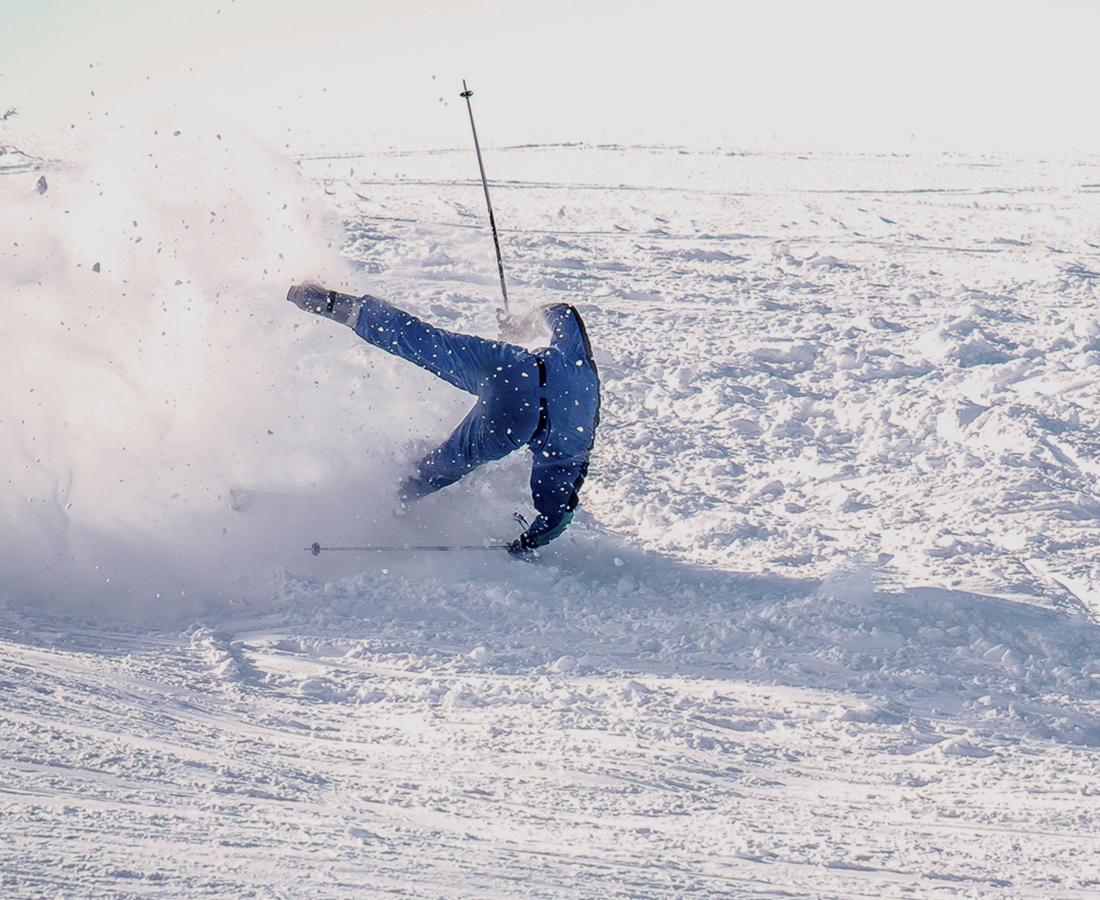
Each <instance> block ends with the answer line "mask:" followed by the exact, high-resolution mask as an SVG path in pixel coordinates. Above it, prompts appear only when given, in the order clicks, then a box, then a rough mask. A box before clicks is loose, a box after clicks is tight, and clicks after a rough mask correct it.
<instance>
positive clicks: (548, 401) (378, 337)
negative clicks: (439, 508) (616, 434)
mask: <svg viewBox="0 0 1100 900" xmlns="http://www.w3.org/2000/svg"><path fill="white" fill-rule="evenodd" d="M358 302H359V303H361V304H362V309H361V311H360V313H359V317H358V319H357V320H356V321H355V325H354V328H355V332H356V333H357V334H358V335H359V336H360V337H361V338H363V340H365V341H367V342H369V343H371V344H374V345H375V346H376V347H380V348H381V349H383V350H386V351H387V352H389V353H393V354H395V355H396V356H399V357H401V358H403V359H406V360H409V361H410V362H412V363H415V364H416V365H418V366H421V367H422V368H424V369H427V370H428V371H430V372H432V373H434V374H435V375H438V376H439V377H440V378H442V379H443V380H444V381H447V382H448V383H449V384H452V385H454V386H455V387H457V388H459V389H460V390H463V391H466V392H467V393H470V394H473V395H474V396H475V397H476V398H477V401H476V402H475V404H474V406H473V408H472V409H471V410H470V412H469V413H468V414H467V416H466V418H464V419H463V420H462V422H461V423H459V425H458V427H457V428H456V429H455V430H454V432H452V434H451V435H450V437H448V438H447V440H446V441H444V442H443V444H442V445H441V446H440V447H438V448H437V449H435V450H433V451H432V452H431V453H429V454H428V455H427V456H425V457H424V458H423V459H421V460H420V461H419V462H418V463H417V466H416V474H415V475H413V476H412V477H411V478H410V479H409V480H408V481H407V482H406V483H405V485H404V488H403V494H404V496H405V497H407V498H408V499H410V500H415V499H418V498H419V497H422V496H425V495H426V494H429V493H432V492H433V491H438V490H440V489H441V488H444V487H446V486H447V485H449V484H453V483H454V482H456V481H458V480H459V479H460V478H461V477H462V476H463V475H465V474H467V473H468V472H470V471H472V470H473V469H475V468H477V467H478V466H480V465H482V464H483V463H486V462H488V461H490V460H494V459H501V458H502V457H504V456H507V455H508V454H509V453H511V452H513V451H514V450H518V449H519V448H520V447H523V446H528V447H530V448H531V452H532V454H533V457H534V461H533V464H532V467H531V498H532V501H533V503H534V507H535V510H536V512H537V513H538V516H537V518H536V519H535V521H534V522H533V523H531V526H530V527H529V528H528V529H527V531H526V532H524V534H522V535H521V536H520V539H519V544H520V545H521V547H522V548H523V549H531V548H535V547H541V546H544V545H545V544H548V543H549V542H550V541H552V540H553V539H554V538H556V537H557V536H558V535H560V534H561V533H562V531H564V530H565V528H566V526H567V525H568V524H569V522H570V521H571V520H572V518H573V510H574V509H576V507H577V503H578V492H579V491H580V487H581V484H582V483H583V482H584V479H585V476H586V475H587V473H588V457H589V454H590V453H591V452H592V445H593V441H594V439H595V433H596V426H597V425H598V423H599V418H600V380H599V374H598V372H597V370H596V362H595V360H594V359H593V356H592V346H591V344H590V343H589V340H588V333H587V331H586V329H585V327H584V321H583V320H582V319H581V316H580V313H578V312H577V310H576V309H575V308H574V307H573V306H571V305H569V304H566V303H555V304H551V305H549V306H546V307H542V308H541V310H539V314H541V315H542V317H543V319H544V321H545V324H546V326H547V327H548V328H549V330H550V335H551V338H550V345H549V346H548V347H545V348H543V349H540V350H536V351H535V352H534V353H532V352H529V351H528V350H526V349H524V348H523V347H520V346H517V345H515V344H510V343H506V342H504V341H490V340H486V339H484V338H480V337H476V336H473V335H464V334H457V333H455V332H451V331H446V330H444V329H441V328H435V327H434V326H432V325H429V324H428V323H427V322H424V321H422V320H421V319H418V318H417V317H416V316H413V315H411V314H410V313H407V312H404V311H403V310H400V309H398V308H397V307H395V306H392V305H391V304H389V303H386V302H385V301H383V300H379V299H377V298H375V297H371V296H370V295H366V296H363V297H360V298H359V300H358Z"/></svg>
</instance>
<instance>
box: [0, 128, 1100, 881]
mask: <svg viewBox="0 0 1100 900" xmlns="http://www.w3.org/2000/svg"><path fill="white" fill-rule="evenodd" d="M2 163H3V158H0V172H3V171H7V173H8V177H13V178H14V177H20V178H23V179H28V178H29V179H31V180H32V181H33V180H34V179H35V178H37V177H38V173H39V168H41V166H39V167H36V166H35V165H34V163H33V160H31V161H28V159H27V158H26V157H22V156H20V157H19V158H18V159H16V163H17V164H18V165H16V164H15V163H13V165H12V167H11V168H10V169H9V170H5V169H3V166H2ZM470 164H471V159H470V154H468V153H465V154H459V153H445V152H439V153H402V152H394V153H388V154H374V155H372V156H367V157H364V156H350V155H344V154H324V153H320V152H309V153H304V154H303V155H302V159H301V167H302V169H303V171H304V172H305V174H306V175H307V176H309V177H310V178H311V179H313V181H314V182H315V183H316V184H317V185H318V189H319V191H322V192H323V193H325V194H327V195H328V200H329V202H330V204H331V205H332V207H333V208H334V209H335V210H336V211H337V212H338V213H339V215H340V216H341V218H342V219H343V220H344V223H345V229H346V233H347V241H348V243H347V246H346V248H345V255H346V256H347V257H348V258H349V259H350V260H352V261H353V263H355V265H356V266H357V267H358V268H359V270H360V276H361V277H362V279H363V281H362V282H361V283H357V284H356V285H355V287H356V288H357V289H360V290H369V291H371V292H372V293H376V294H378V295H380V296H383V297H385V298H387V299H390V300H392V301H394V302H396V303H398V304H400V305H405V306H407V307H409V308H410V309H412V310H414V311H416V312H417V313H419V314H422V315H424V316H426V317H428V318H429V319H432V320H433V321H435V322H437V323H439V324H442V325H444V326H447V327H455V328H459V329H465V330H471V331H477V332H480V333H483V334H492V332H493V313H492V310H493V307H494V305H495V304H496V302H497V294H496V291H497V283H496V271H495V260H494V258H493V255H492V245H491V239H490V238H489V236H488V234H487V230H486V227H485V223H484V221H483V216H482V210H481V207H480V205H479V204H480V185H479V184H478V183H477V182H475V181H472V180H471V178H470ZM487 166H488V168H489V174H490V178H493V177H494V175H495V176H500V177H502V179H503V180H500V181H494V182H493V186H492V189H493V200H494V207H495V209H496V213H497V219H498V222H499V224H500V225H501V228H502V235H501V236H502V249H503V251H504V255H505V261H506V268H507V274H508V278H509V286H510V293H511V296H512V297H513V302H514V303H517V304H519V305H523V306H526V305H530V304H534V303H537V302H551V301H555V300H567V301H569V302H574V303H577V304H578V305H579V307H580V308H581V310H582V312H583V314H584V315H585V317H586V321H587V322H588V324H589V329H590V331H591V334H592V338H593V343H594V345H595V346H596V348H597V354H598V356H597V358H598V361H599V362H600V364H601V375H602V378H603V382H604V390H605V394H604V407H603V413H604V415H603V423H602V425H601V431H600V434H599V436H598V444H597V448H596V453H595V455H594V457H593V464H592V472H591V475H590V479H589V481H588V482H587V483H586V485H585V488H584V493H583V497H582V499H583V502H584V506H583V509H582V512H581V514H580V515H579V516H578V519H577V521H576V523H575V524H574V525H573V526H572V527H571V529H570V530H569V531H568V532H567V533H566V535H565V536H564V537H563V538H562V539H561V540H560V541H559V542H558V543H557V544H556V545H554V546H553V547H552V548H551V549H550V550H549V551H548V552H547V553H545V554H544V555H543V557H542V558H540V559H539V560H538V561H537V562H536V563H535V564H534V565H522V564H519V563H516V562H513V561H511V560H509V559H506V558H505V557H504V556H503V555H499V556H497V555H495V554H469V555H463V554H446V555H440V556H436V557H425V556H421V555H417V554H407V555H401V554H384V555H379V556H377V557H373V558H372V557H369V556H359V557H352V558H350V559H349V558H332V559H330V558H326V557H325V556H322V557H321V558H319V559H317V560H313V559H312V558H305V559H298V558H295V557H291V558H288V562H287V571H286V572H285V573H284V574H283V575H282V577H281V582H280V583H279V584H278V585H277V586H276V588H275V589H274V590H273V591H272V595H271V596H270V598H269V599H268V600H267V601H266V602H264V603H254V604H252V605H251V606H239V605H238V606H236V607H233V608H229V607H224V606H213V605H212V606H211V608H210V609H209V611H208V613H207V614H206V615H204V616H202V617H200V618H199V619H198V620H197V621H193V622H191V621H189V622H187V623H183V624H180V625H178V626H177V627H162V628H159V629H151V628H149V627H142V628H138V627H136V626H132V625H129V626H128V625H126V624H124V623H118V622H115V623H111V622H104V621H98V620H84V619H80V618H77V617H74V616H61V615H54V616H50V615H48V614H46V613H44V612H41V611H37V610H34V609H25V608H23V607H21V605H20V604H19V603H18V602H17V598H14V597H8V598H7V601H6V610H5V607H4V606H0V761H2V762H0V834H2V836H3V840H2V841H0V896H2V897H9V896H10V897H12V898H16V897H19V898H24V897H26V898H38V897H43V898H45V897H51V898H52V897H59V896H61V897H102V896H110V897H225V896H239V897H258V898H268V897H290V896H294V897H326V898H329V897H344V896H347V897H351V896H355V897H361V896H385V895H396V896H407V897H454V898H459V897H463V898H465V897H508V898H514V897H532V898H534V897H539V898H541V897H560V898H571V897H592V898H596V897H638V898H650V897H652V898H658V897H660V898H668V897H679V896H685V895H690V896H701V897H746V898H749V897H761V898H764V897H790V896H795V897H838V898H840V897H845V898H855V897H883V896H903V897H930V898H938V897H944V898H952V897H960V898H961V897H979V898H981V897H997V898H1019V897H1044V898H1045V897H1087V896H1098V895H1100V863H1098V862H1097V860H1098V859H1100V855H1098V853H1097V851H1098V849H1100V838H1098V837H1097V829H1098V825H1100V788H1098V787H1097V784H1098V782H1097V773H1098V765H1097V763H1098V759H1100V757H1098V756H1097V753H1098V749H1097V748H1100V663H1098V660H1100V628H1098V627H1097V625H1096V624H1095V616H1096V615H1097V614H1100V567H1098V566H1097V565H1096V564H1095V562H1094V560H1095V558H1096V551H1097V543H1098V541H1097V528H1096V520H1097V518H1098V517H1100V486H1098V485H1097V476H1098V474H1100V453H1098V451H1100V445H1098V444H1097V442H1096V439H1095V434H1096V432H1097V426H1098V424H1100V422H1098V417H1100V396H1098V389H1097V386H1096V374H1097V373H1098V372H1100V368H1098V366H1100V319H1098V317H1097V312H1096V301H1097V281H1098V279H1100V274H1098V273H1100V250H1098V249H1097V246H1096V245H1097V244H1098V243H1100V197H1098V194H1100V191H1098V190H1097V187H1096V186H1097V184H1098V183H1100V171H1098V168H1100V161H1098V160H1095V159H1066V160H1058V159H1046V160H1036V159H1024V158H1008V157H984V158H976V157H966V156H958V155H943V156H935V157H932V156H927V157H922V156H917V155H914V156H840V155H826V154H807V155H805V156H800V155H797V154H778V153H756V154H727V153H724V152H701V151H687V150H680V149H670V148H652V147H592V146H568V147H554V146H550V147H541V146H540V147H522V148H511V149H505V150H496V151H489V152H488V153H487ZM47 174H48V167H47ZM272 302H273V303H276V302H282V300H281V298H273V299H272ZM363 352H371V351H370V350H369V349H365V350H364V351H363ZM350 402H352V401H350V400H349V403H350ZM522 469H523V466H522V464H521V463H516V462H514V461H513V462H506V463H502V464H499V465H497V466H494V467H490V471H487V472H482V473H478V474H477V475H475V476H474V477H473V478H472V479H470V483H469V484H468V485H464V486H462V487H461V488H459V489H457V490H455V491H454V492H453V493H452V494H451V495H450V496H440V497H436V498H430V499H429V500H428V501H426V503H425V505H424V510H423V511H422V512H421V513H419V514H414V516H413V517H411V519H410V520H408V521H407V524H406V525H404V526H403V527H405V528H416V527H417V526H419V527H421V528H422V529H423V530H424V531H425V532H426V533H428V534H430V535H431V536H432V538H433V541H434V537H435V535H437V534H438V533H440V532H441V531H442V532H447V531H448V528H450V529H451V530H454V529H456V528H458V527H459V526H460V525H461V523H462V521H463V517H465V516H467V515H469V516H470V517H471V518H472V519H473V520H474V523H475V525H476V527H479V528H480V527H481V526H482V524H485V527H486V528H492V527H497V528H499V527H501V526H500V525H499V522H498V523H497V524H496V525H495V526H493V525H492V524H491V523H492V522H493V521H494V520H499V519H506V517H507V516H508V515H509V513H510V511H511V509H512V508H513V504H515V503H517V502H519V499H518V498H521V497H522V492H523V480H524V476H523V471H522ZM509 490H510V491H511V493H509ZM471 505H476V506H477V509H476V511H475V512H473V513H470V512H469V508H470V506H471ZM439 518H442V519H444V520H447V521H450V523H451V524H450V525H449V526H447V525H442V524H439V523H438V522H437V521H436V520H437V519H439ZM471 527H472V526H471ZM312 537H313V536H312V535H298V534H296V533H292V534H291V535H290V537H289V538H288V543H289V545H290V546H292V547H294V548H295V550H296V551H297V548H298V547H299V546H304V543H303V541H304V542H308V540H307V538H308V539H312ZM318 537H321V536H320V535H318ZM303 556H306V557H308V554H303Z"/></svg>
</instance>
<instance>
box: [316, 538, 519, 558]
mask: <svg viewBox="0 0 1100 900" xmlns="http://www.w3.org/2000/svg"><path fill="white" fill-rule="evenodd" d="M305 549H306V550H308V551H309V552H310V553H312V554H313V555H314V556H320V555H321V553H322V552H325V553H412V552H414V551H417V550H434V551H444V550H507V549H508V547H507V545H505V544H489V545H488V546H486V545H483V544H475V545H467V544H457V545H456V544H402V545H400V546H396V545H395V546H389V547H383V546H371V547H322V546H321V545H320V544H319V543H317V542H316V541H314V542H313V544H311V545H310V546H308V547H306V548H305Z"/></svg>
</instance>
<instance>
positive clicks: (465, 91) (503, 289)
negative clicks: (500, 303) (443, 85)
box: [459, 78, 508, 315]
mask: <svg viewBox="0 0 1100 900" xmlns="http://www.w3.org/2000/svg"><path fill="white" fill-rule="evenodd" d="M473 95H474V92H473V91H471V90H470V89H469V88H468V87H466V79H465V78H463V79H462V93H461V94H460V95H459V96H461V97H464V98H465V100H466V109H467V110H468V111H469V113H470V129H471V130H472V131H473V133H474V149H475V150H476V151H477V167H478V168H479V169H480V170H481V186H482V187H483V188H485V205H486V206H487V207H489V227H490V228H492V229H493V246H494V247H495V248H496V251H497V271H498V272H499V273H500V293H501V295H502V296H503V297H504V313H505V315H507V314H508V288H507V286H506V285H505V284H504V261H503V260H502V259H501V257H500V239H499V238H498V237H497V221H496V218H495V217H494V216H493V203H492V201H491V200H490V199H489V182H488V181H486V179H485V163H483V162H482V161H481V145H480V144H479V143H478V141H477V126H476V125H474V108H473V106H472V105H471V104H470V98H471V97H472V96H473Z"/></svg>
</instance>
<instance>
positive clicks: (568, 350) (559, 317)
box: [541, 303, 596, 371]
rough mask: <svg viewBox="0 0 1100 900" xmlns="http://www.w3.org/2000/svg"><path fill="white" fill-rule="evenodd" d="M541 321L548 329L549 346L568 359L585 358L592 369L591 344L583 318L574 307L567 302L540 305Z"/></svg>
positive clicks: (594, 367)
mask: <svg viewBox="0 0 1100 900" xmlns="http://www.w3.org/2000/svg"><path fill="white" fill-rule="evenodd" d="M541 312H542V316H543V321H544V322H545V323H546V327H547V328H548V329H549V330H550V346H551V347H553V348H554V349H555V350H560V351H561V352H562V353H564V354H565V356H566V357H567V358H569V359H576V360H581V359H583V360H585V361H586V362H587V363H588V365H589V366H591V367H592V371H595V370H596V360H595V359H594V358H593V356H592V344H591V343H590V342H589V340H588V331H587V329H586V328H585V327H584V320H583V319H582V318H581V314H580V313H579V312H577V310H576V307H574V306H571V305H570V304H568V303H551V304H549V305H547V306H544V307H541Z"/></svg>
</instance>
